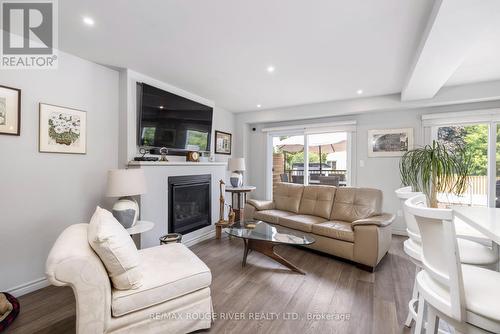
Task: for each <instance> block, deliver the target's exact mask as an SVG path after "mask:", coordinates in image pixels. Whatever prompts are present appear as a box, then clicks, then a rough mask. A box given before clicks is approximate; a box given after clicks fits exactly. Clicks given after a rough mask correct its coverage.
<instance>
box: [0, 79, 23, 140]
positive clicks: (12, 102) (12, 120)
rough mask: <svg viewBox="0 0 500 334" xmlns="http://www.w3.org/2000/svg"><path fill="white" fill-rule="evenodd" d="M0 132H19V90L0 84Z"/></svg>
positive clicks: (16, 134)
mask: <svg viewBox="0 0 500 334" xmlns="http://www.w3.org/2000/svg"><path fill="white" fill-rule="evenodd" d="M0 134H2V135H13V136H19V135H20V134H21V90H20V89H17V88H11V87H7V86H0Z"/></svg>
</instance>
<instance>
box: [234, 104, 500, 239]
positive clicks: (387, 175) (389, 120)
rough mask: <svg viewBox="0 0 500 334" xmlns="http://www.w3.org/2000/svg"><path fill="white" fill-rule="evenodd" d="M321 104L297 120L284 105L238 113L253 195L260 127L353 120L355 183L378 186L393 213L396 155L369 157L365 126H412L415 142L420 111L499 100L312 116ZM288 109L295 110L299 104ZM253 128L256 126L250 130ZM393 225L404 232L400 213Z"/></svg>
mask: <svg viewBox="0 0 500 334" xmlns="http://www.w3.org/2000/svg"><path fill="white" fill-rule="evenodd" d="M332 104H334V102H332ZM322 106H323V107H322V108H319V109H318V105H311V108H308V107H307V106H300V110H301V111H302V112H303V115H304V118H307V120H302V121H300V120H296V118H297V117H298V114H297V113H295V112H289V110H288V109H287V108H284V109H278V110H270V111H260V112H253V113H245V114H238V115H237V117H236V125H235V127H236V130H235V131H236V132H237V134H238V142H237V144H238V145H237V150H238V153H237V154H243V155H245V157H246V159H247V161H248V162H247V164H248V166H247V170H248V171H247V180H248V184H251V185H255V186H256V187H257V190H256V191H255V192H254V194H253V196H254V197H256V198H264V197H265V196H266V191H265V188H266V133H263V132H262V131H261V129H262V128H264V127H275V126H284V125H295V124H306V123H321V122H335V121H341V120H356V121H357V131H356V134H355V136H354V138H353V143H354V145H355V147H354V157H352V159H353V166H354V167H353V168H354V173H355V175H354V182H355V183H354V185H357V186H362V187H373V188H377V189H381V190H382V191H383V192H384V210H385V211H387V212H391V213H395V214H396V213H397V211H398V210H399V201H398V200H397V198H396V196H395V195H394V190H395V189H397V188H399V187H400V179H399V158H368V152H367V151H368V130H370V129H385V128H403V127H411V128H413V129H414V135H415V145H422V144H423V143H424V141H423V140H424V138H423V133H422V132H423V130H422V127H421V115H422V114H427V113H435V112H450V111H463V110H477V109H486V108H495V107H499V106H500V101H493V102H482V103H471V104H461V105H449V106H441V107H425V108H419V109H407V110H394V111H382V110H381V111H370V112H366V113H362V114H353V115H349V116H340V115H339V116H334V117H323V118H316V119H314V118H313V117H314V115H315V114H318V115H325V114H327V113H328V109H329V108H330V107H331V106H329V104H328V103H325V104H322ZM290 109H293V110H297V109H298V107H293V108H290ZM261 113H262V114H261ZM288 117H293V119H294V120H293V121H286V120H287V118H288ZM259 119H273V120H275V119H282V121H281V122H271V123H269V122H268V123H257V122H258V121H259ZM250 120H253V121H250ZM253 128H255V129H256V130H255V131H253ZM360 160H363V161H364V163H365V166H364V167H360V163H359V161H360ZM393 229H394V231H395V232H403V231H404V230H405V227H404V224H403V221H402V218H401V217H397V219H396V222H395V224H394V225H393Z"/></svg>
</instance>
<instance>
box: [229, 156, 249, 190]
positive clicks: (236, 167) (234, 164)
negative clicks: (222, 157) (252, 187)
mask: <svg viewBox="0 0 500 334" xmlns="http://www.w3.org/2000/svg"><path fill="white" fill-rule="evenodd" d="M227 168H228V169H229V170H230V171H231V172H232V173H231V177H230V178H229V181H230V182H231V185H232V186H233V187H235V188H238V187H241V186H242V185H243V172H244V171H245V158H230V159H229V162H228V165H227Z"/></svg>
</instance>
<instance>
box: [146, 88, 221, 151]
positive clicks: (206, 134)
mask: <svg viewBox="0 0 500 334" xmlns="http://www.w3.org/2000/svg"><path fill="white" fill-rule="evenodd" d="M137 102H138V103H137V104H138V127H137V129H138V141H139V146H143V147H144V146H146V147H158V148H159V147H166V148H168V149H172V150H173V151H178V152H183V151H199V152H205V151H210V139H211V138H210V137H211V133H212V114H213V108H212V107H209V106H206V105H203V104H201V103H198V102H195V101H192V100H189V99H186V98H184V97H181V96H179V95H175V94H173V93H169V92H166V91H164V90H161V89H158V88H155V87H153V86H150V85H147V84H144V83H138V84H137Z"/></svg>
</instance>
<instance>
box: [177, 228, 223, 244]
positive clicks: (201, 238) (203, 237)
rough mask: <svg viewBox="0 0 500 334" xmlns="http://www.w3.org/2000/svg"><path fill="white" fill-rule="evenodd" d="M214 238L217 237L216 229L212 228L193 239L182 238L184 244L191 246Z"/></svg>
mask: <svg viewBox="0 0 500 334" xmlns="http://www.w3.org/2000/svg"><path fill="white" fill-rule="evenodd" d="M213 238H215V230H210V231H208V232H207V233H204V234H202V235H199V236H197V237H194V238H192V239H189V240H186V241H184V240H182V243H183V244H184V245H186V246H187V247H191V246H194V245H196V244H198V243H200V242H202V241H205V240H208V239H213Z"/></svg>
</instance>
